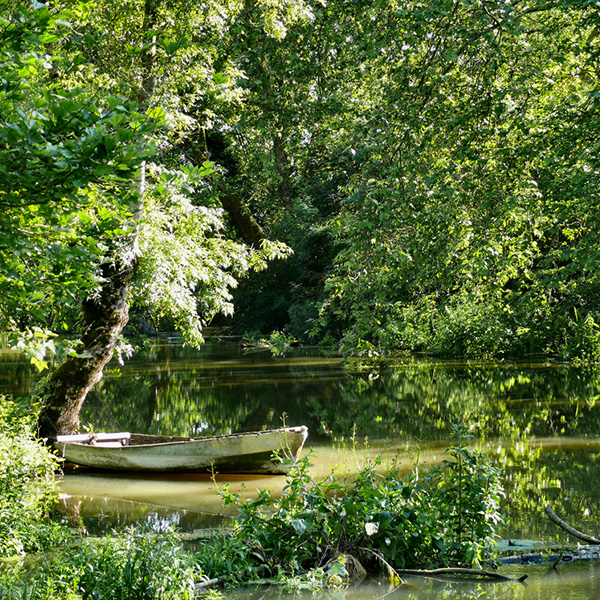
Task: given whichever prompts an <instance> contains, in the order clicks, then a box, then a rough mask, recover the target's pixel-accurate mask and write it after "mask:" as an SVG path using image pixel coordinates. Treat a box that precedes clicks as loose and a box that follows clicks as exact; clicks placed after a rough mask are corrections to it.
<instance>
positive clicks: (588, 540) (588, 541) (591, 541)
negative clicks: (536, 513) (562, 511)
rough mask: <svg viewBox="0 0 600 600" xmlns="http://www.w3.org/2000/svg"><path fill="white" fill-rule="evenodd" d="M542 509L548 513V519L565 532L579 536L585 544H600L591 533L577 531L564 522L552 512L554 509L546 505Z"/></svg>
mask: <svg viewBox="0 0 600 600" xmlns="http://www.w3.org/2000/svg"><path fill="white" fill-rule="evenodd" d="M544 510H545V511H546V514H547V515H548V517H549V518H550V520H551V521H554V523H556V524H557V525H558V526H559V527H560V528H561V529H564V530H565V531H566V532H567V533H570V534H571V535H572V536H575V537H576V538H579V539H580V540H582V541H584V542H585V543H586V544H600V540H599V539H597V538H595V537H593V536H591V535H586V534H585V533H581V531H577V529H575V528H574V527H571V526H570V525H569V524H568V523H565V522H564V521H563V520H562V519H561V518H560V517H557V516H556V515H555V514H554V511H553V510H552V509H551V508H550V507H549V506H546V507H545V508H544Z"/></svg>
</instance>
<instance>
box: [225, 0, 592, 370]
mask: <svg viewBox="0 0 600 600" xmlns="http://www.w3.org/2000/svg"><path fill="white" fill-rule="evenodd" d="M597 27H598V18H597V8H596V6H595V5H594V3H592V2H587V1H580V2H577V1H576V2H551V3H548V2H533V3H527V4H525V3H519V2H516V3H513V2H511V3H507V2H501V1H498V2H485V3H472V2H463V1H450V0H448V1H442V2H439V1H435V2H426V3H422V2H403V3H396V2H387V1H385V2H378V1H376V0H375V1H372V2H369V3H366V4H363V3H360V4H356V3H354V4H353V3H347V2H341V1H340V2H336V1H334V2H328V3H327V5H326V6H324V5H318V4H315V6H314V18H313V19H312V20H311V21H310V22H309V23H303V24H298V25H296V26H295V29H294V31H293V35H289V36H288V37H287V38H286V39H285V40H283V41H282V42H280V43H277V44H276V43H274V42H273V43H271V44H270V45H269V46H266V47H262V46H261V49H260V50H256V51H255V53H254V54H251V57H252V59H254V61H255V62H254V63H252V65H249V64H248V65H247V66H246V64H245V68H246V71H245V72H246V73H254V72H256V71H259V72H260V69H261V68H262V70H263V74H262V75H261V81H263V82H264V79H265V78H266V79H267V82H268V85H265V84H264V83H263V86H262V87H259V86H256V85H255V84H254V83H253V81H254V78H253V77H252V76H250V77H249V78H248V80H246V83H245V85H247V87H248V96H247V104H246V106H245V112H244V117H243V118H240V117H238V116H237V114H236V117H235V118H236V120H235V123H236V129H235V137H234V136H231V138H230V148H231V152H232V153H234V154H235V156H236V157H237V160H238V167H239V169H240V170H241V171H242V173H243V174H245V175H246V181H247V180H248V178H250V177H255V178H256V175H253V173H255V172H256V160H255V158H254V153H253V152H248V148H249V147H256V148H258V147H263V146H264V145H266V144H267V143H269V139H270V138H273V139H275V138H277V136H279V138H281V140H280V144H281V145H282V146H283V147H284V148H285V150H286V153H287V154H284V153H282V152H281V151H280V152H279V153H277V151H276V148H275V141H273V152H272V153H271V155H270V156H268V157H265V159H264V160H265V161H266V160H270V161H274V162H275V163H277V161H278V160H279V163H278V164H279V170H277V169H274V168H271V169H270V170H269V167H268V165H264V167H263V169H262V171H261V175H262V186H259V185H257V186H255V188H254V190H253V196H252V199H253V206H254V207H255V209H256V210H257V211H264V210H265V209H264V207H265V206H267V207H268V210H269V213H267V214H266V215H265V224H266V226H267V227H270V228H273V230H275V231H277V232H278V235H281V234H280V233H279V232H285V233H284V234H283V235H282V236H281V237H283V239H285V240H286V241H288V243H290V245H291V246H292V247H293V248H294V250H295V251H296V256H295V258H294V261H293V263H291V264H292V265H293V267H292V268H288V269H287V272H285V271H282V272H278V280H277V281H278V283H279V285H280V287H278V288H277V289H274V288H273V286H272V285H270V284H267V283H266V282H264V281H262V282H261V281H256V282H255V284H254V287H251V288H248V289H246V290H244V296H245V297H242V298H241V300H242V301H243V302H244V301H247V303H248V307H247V310H248V317H249V318H248V321H249V322H250V324H251V323H252V321H257V322H258V324H259V325H262V326H265V327H269V326H270V327H272V328H273V325H274V326H275V327H279V328H280V327H281V326H282V324H283V323H285V324H287V327H288V328H289V330H290V332H291V333H293V334H294V335H295V336H296V337H299V338H301V339H304V340H306V339H308V336H311V337H312V339H317V340H318V339H323V338H326V339H332V338H333V339H335V340H338V341H339V342H340V345H341V347H342V348H343V349H344V350H346V351H348V352H356V351H357V350H358V351H361V352H363V353H377V352H379V351H381V350H386V349H387V350H393V349H396V350H398V349H400V350H426V351H430V352H437V353H441V354H453V355H469V356H482V355H486V356H490V355H507V354H513V355H516V354H521V355H522V354H528V353H540V352H554V353H557V354H559V355H561V356H563V357H570V358H572V357H581V358H588V359H596V358H598V352H599V341H600V337H599V330H598V322H599V321H600V318H599V316H598V314H599V305H598V297H600V295H599V293H598V292H599V289H598V273H599V266H600V265H599V263H598V257H599V254H598V249H597V236H598V230H597V224H598V222H600V221H599V215H598V206H599V204H598V195H597V189H598V173H599V172H600V171H599V168H598V163H597V152H596V146H595V133H594V131H595V130H596V129H597V128H598V114H599V112H598V108H599V100H600V93H599V92H598V89H599V88H598V56H599V43H600V42H599V36H598V35H597ZM255 56H256V58H254V57H255ZM247 60H248V61H250V59H247ZM259 107H262V108H263V110H262V112H260V111H259V110H258V108H259ZM242 126H243V127H242ZM254 144H256V146H254ZM278 156H279V159H278ZM284 156H286V157H287V161H284V162H283V166H285V168H286V170H285V173H286V174H287V179H288V180H289V187H290V189H291V190H292V196H293V198H294V202H292V203H290V204H287V205H286V203H285V196H284V194H283V192H282V191H281V189H280V188H281V173H282V172H283V171H282V168H281V164H282V161H283V158H282V157H284ZM269 173H271V174H272V175H271V177H270V178H269V179H265V178H264V175H269ZM240 177H241V176H240ZM278 190H279V191H278ZM269 197H271V198H273V197H276V198H278V199H279V204H278V205H275V204H274V201H273V200H271V201H269V200H268V198H269ZM250 292H252V295H250ZM258 294H261V295H262V294H264V295H265V297H266V299H267V300H266V301H264V299H262V300H260V301H259V300H258V298H257V299H256V300H254V298H255V295H258ZM249 295H250V300H247V298H248V296H249ZM263 301H264V304H263ZM266 306H268V307H269V312H268V313H267V312H266V311H264V310H263V309H262V308H261V307H266ZM273 307H274V308H275V309H276V311H277V313H276V314H275V315H274V314H273V310H272V308H273ZM274 316H276V317H277V318H278V319H279V322H277V323H273V322H272V321H273V318H274ZM248 321H244V324H245V325H246V326H248V324H249V323H248Z"/></svg>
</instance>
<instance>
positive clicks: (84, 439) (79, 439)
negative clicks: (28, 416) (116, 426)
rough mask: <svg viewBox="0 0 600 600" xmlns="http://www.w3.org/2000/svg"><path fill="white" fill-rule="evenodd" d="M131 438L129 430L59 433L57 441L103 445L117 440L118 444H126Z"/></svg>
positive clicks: (60, 442) (61, 442)
mask: <svg viewBox="0 0 600 600" xmlns="http://www.w3.org/2000/svg"><path fill="white" fill-rule="evenodd" d="M130 439H131V433H129V431H119V432H116V433H76V434H73V435H58V436H56V441H57V442H58V443H59V444H68V443H80V444H90V445H94V444H96V443H100V444H102V445H103V446H104V445H105V443H108V442H116V443H117V444H118V445H121V446H126V445H127V444H128V443H129V440H130Z"/></svg>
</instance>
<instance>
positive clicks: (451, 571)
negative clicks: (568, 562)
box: [399, 567, 527, 582]
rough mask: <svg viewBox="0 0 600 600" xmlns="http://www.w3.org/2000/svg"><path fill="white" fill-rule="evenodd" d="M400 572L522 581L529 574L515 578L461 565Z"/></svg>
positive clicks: (431, 575)
mask: <svg viewBox="0 0 600 600" xmlns="http://www.w3.org/2000/svg"><path fill="white" fill-rule="evenodd" d="M399 572H400V573H403V574H405V575H420V576H422V577H435V576H436V575H468V576H475V577H477V578H478V579H493V580H497V581H520V582H523V581H525V579H527V575H523V576H522V577H519V578H517V579H515V578H514V577H508V576H507V575H502V574H501V573H498V572H496V571H487V570H485V569H465V568H461V567H444V568H441V569H400V571H399Z"/></svg>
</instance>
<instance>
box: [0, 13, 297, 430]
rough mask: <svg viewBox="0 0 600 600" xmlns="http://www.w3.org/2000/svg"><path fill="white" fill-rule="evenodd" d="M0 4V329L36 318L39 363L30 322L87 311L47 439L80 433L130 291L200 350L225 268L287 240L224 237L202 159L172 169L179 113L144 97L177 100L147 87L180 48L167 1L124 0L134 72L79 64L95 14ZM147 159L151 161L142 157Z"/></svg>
mask: <svg viewBox="0 0 600 600" xmlns="http://www.w3.org/2000/svg"><path fill="white" fill-rule="evenodd" d="M1 8H2V12H1V17H2V25H3V29H2V36H3V43H2V52H3V56H2V58H3V64H2V77H3V81H4V82H5V84H4V94H3V95H2V97H1V98H0V102H1V103H2V105H1V106H0V110H2V113H3V116H4V117H5V119H4V120H3V124H2V126H1V128H0V141H1V145H0V151H1V152H2V153H3V157H2V158H3V161H2V163H3V167H2V169H3V175H4V177H3V180H2V183H1V184H0V203H1V204H2V206H3V208H4V209H5V213H6V219H5V220H4V221H3V223H2V226H1V230H0V232H1V233H2V238H1V241H0V263H1V265H2V277H1V278H0V285H1V286H2V289H3V292H4V298H5V299H6V300H4V302H3V306H2V313H1V314H2V325H3V328H8V329H12V330H15V331H21V330H23V329H24V328H26V327H28V326H29V327H35V329H33V330H32V332H31V334H30V335H29V337H28V338H27V336H25V338H22V339H21V342H20V345H21V346H24V347H25V348H26V349H28V351H29V353H30V354H31V356H32V357H33V358H34V360H35V361H36V364H38V366H40V368H43V367H44V366H45V362H44V351H45V350H47V349H52V347H53V346H52V343H51V342H49V341H48V338H47V335H45V334H44V332H43V330H42V328H41V327H55V326H56V325H57V324H58V325H62V326H63V327H64V328H70V329H71V328H72V325H73V323H74V319H75V318H76V317H74V316H73V315H81V317H82V318H83V327H82V329H83V335H82V337H81V338H80V341H79V344H78V345H77V346H76V347H75V348H73V349H72V350H71V351H70V352H69V356H67V357H66V359H65V361H64V362H63V363H62V364H61V366H60V367H59V368H58V369H56V370H55V371H54V372H53V374H52V376H51V378H50V380H49V383H48V386H47V389H46V403H45V408H44V411H43V412H42V416H41V419H40V427H39V430H40V434H41V435H44V436H47V437H52V436H54V435H56V433H57V432H58V433H64V432H69V431H72V430H73V429H74V428H75V427H76V426H77V416H78V413H79V409H80V407H81V403H82V402H83V400H84V399H85V396H86V394H87V392H88V390H89V388H90V387H91V386H92V385H93V384H94V383H95V382H96V381H97V380H98V379H99V378H100V377H101V375H102V369H103V366H104V365H105V364H106V362H107V361H108V360H110V358H111V357H112V354H113V351H114V348H115V344H116V343H117V340H118V335H119V333H120V331H121V330H122V328H123V326H124V325H125V323H126V322H127V319H128V310H129V299H128V297H129V292H130V288H131V291H133V294H132V295H131V298H132V299H133V301H134V302H138V303H140V304H142V305H144V306H146V307H149V308H151V309H152V310H154V311H155V312H156V313H157V315H158V316H159V317H162V316H164V315H168V316H169V317H170V318H172V319H173V320H174V321H175V323H176V324H177V325H178V326H179V327H180V328H181V329H182V330H183V332H184V334H185V335H186V338H187V340H188V341H191V342H193V343H199V342H200V341H201V328H202V326H203V325H204V324H205V323H206V322H207V321H208V320H210V319H211V318H212V316H214V314H215V313H217V312H219V311H223V312H226V313H229V312H231V304H230V302H229V300H230V294H229V288H231V287H232V286H234V285H235V284H236V279H235V277H236V276H239V275H240V274H242V273H244V272H245V271H247V270H248V269H250V268H263V267H264V266H265V264H266V260H267V259H268V258H269V257H273V256H283V255H284V254H285V249H284V247H283V246H281V245H278V244H276V243H271V242H268V241H266V240H264V241H263V242H262V244H261V248H258V249H254V248H248V247H246V246H244V245H243V244H240V243H236V242H233V241H228V240H227V239H226V238H224V237H223V235H222V223H221V217H222V209H221V208H220V207H219V206H218V201H217V200H216V199H215V195H214V194H213V193H212V191H211V187H210V185H209V183H208V181H207V177H208V176H209V174H210V173H211V172H212V167H211V165H210V164H209V163H205V164H203V165H202V166H201V167H181V164H177V162H176V161H175V164H174V165H173V164H170V163H173V162H174V161H173V160H172V159H171V160H169V149H170V148H171V147H173V139H172V137H171V135H170V134H167V133H166V131H167V130H166V126H167V125H168V124H169V119H175V120H177V119H179V120H180V124H179V126H178V127H176V132H177V133H178V135H183V134H185V131H186V126H185V125H186V122H185V121H186V118H185V117H186V116H185V115H184V114H183V113H182V112H181V111H179V112H178V111H176V110H171V111H169V110H164V109H163V108H161V107H159V106H158V105H153V103H156V104H158V100H159V93H163V92H164V96H165V97H166V98H167V100H168V103H167V109H169V108H171V109H172V107H173V106H174V105H175V104H176V101H177V99H178V97H177V95H176V94H175V92H174V91H173V90H174V89H175V88H176V86H174V85H173V82H172V81H168V80H167V85H165V86H164V87H165V90H162V88H161V87H160V85H158V83H159V78H160V76H163V75H164V74H165V72H166V65H167V62H168V59H169V58H170V57H173V56H174V55H175V54H176V53H177V51H178V50H180V49H181V48H185V47H186V43H185V40H183V38H177V41H170V39H169V38H168V36H169V35H170V34H171V33H173V32H172V31H171V30H169V29H167V28H165V23H169V22H170V21H169V16H168V15H167V13H166V10H167V8H169V6H167V5H166V4H163V3H159V2H151V1H148V2H145V3H141V4H138V3H131V4H130V5H129V9H130V10H131V11H133V13H134V14H135V15H136V16H137V17H138V19H137V25H138V27H137V28H136V27H133V34H132V37H131V41H132V43H131V44H130V45H129V46H128V45H125V46H124V48H125V52H126V55H127V56H129V57H130V63H131V66H130V68H129V69H125V68H124V67H123V64H120V65H119V69H117V73H116V75H117V76H118V77H117V78H114V77H112V76H111V75H114V73H113V74H109V73H108V72H106V71H104V68H105V67H106V66H107V64H108V63H107V61H106V60H105V57H104V56H101V57H100V58H98V59H97V60H96V61H95V62H94V61H92V60H91V59H90V54H92V53H91V51H90V44H93V43H94V40H95V39H96V38H95V37H94V35H93V33H94V32H95V31H98V28H100V25H101V23H102V21H101V19H100V20H98V21H94V18H96V17H98V15H96V14H94V13H91V12H88V11H87V9H86V7H85V6H83V5H79V4H73V7H72V8H70V9H69V10H58V9H54V8H49V7H47V6H45V5H37V4H36V5H35V6H34V7H33V8H29V7H28V6H27V5H26V4H25V3H18V2H17V3H8V2H4V3H2V6H1ZM102 8H103V9H104V10H105V11H106V9H107V5H105V6H103V7H102ZM170 8H173V7H170ZM176 8H178V9H179V10H181V7H177V6H175V8H173V10H175V9H176ZM113 10H114V9H113ZM108 13H110V11H108ZM264 14H265V24H269V23H270V22H271V20H273V19H274V20H277V16H278V12H277V11H276V10H275V9H273V8H272V7H271V8H269V7H268V6H267V7H266V9H265V13H264ZM100 16H102V13H101V14H100ZM213 16H214V15H213ZM68 20H69V21H68ZM75 23H76V24H77V27H74V25H75ZM115 23H116V24H118V25H119V26H121V25H122V24H123V23H124V21H116V22H115ZM105 25H106V23H105ZM88 27H89V30H90V32H91V33H90V34H86V33H85V32H86V29H87V28H88ZM161 27H162V28H163V29H162V30H161ZM105 30H106V27H105ZM117 30H118V27H117ZM121 31H122V32H123V31H124V28H123V29H121ZM161 31H162V33H164V36H165V37H159V33H161ZM81 32H83V33H81ZM113 49H114V48H113ZM121 49H122V48H121ZM198 54H201V51H200V50H196V53H195V55H193V56H192V58H197V56H198ZM186 57H187V58H189V55H186V56H184V58H183V62H185V59H186ZM175 79H176V78H175ZM181 82H182V79H179V80H177V79H176V83H178V84H181ZM181 123H183V124H181ZM187 125H188V126H189V123H188V124H187ZM161 128H162V129H161ZM150 157H153V158H154V159H155V163H152V164H151V163H149V162H148V163H147V162H146V161H147V159H149V158H150ZM157 158H158V159H159V160H158V161H156V159H157ZM161 159H162V160H163V164H162V165H161V164H160V160H161ZM67 317H68V318H67ZM27 342H29V345H28V344H27Z"/></svg>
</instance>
